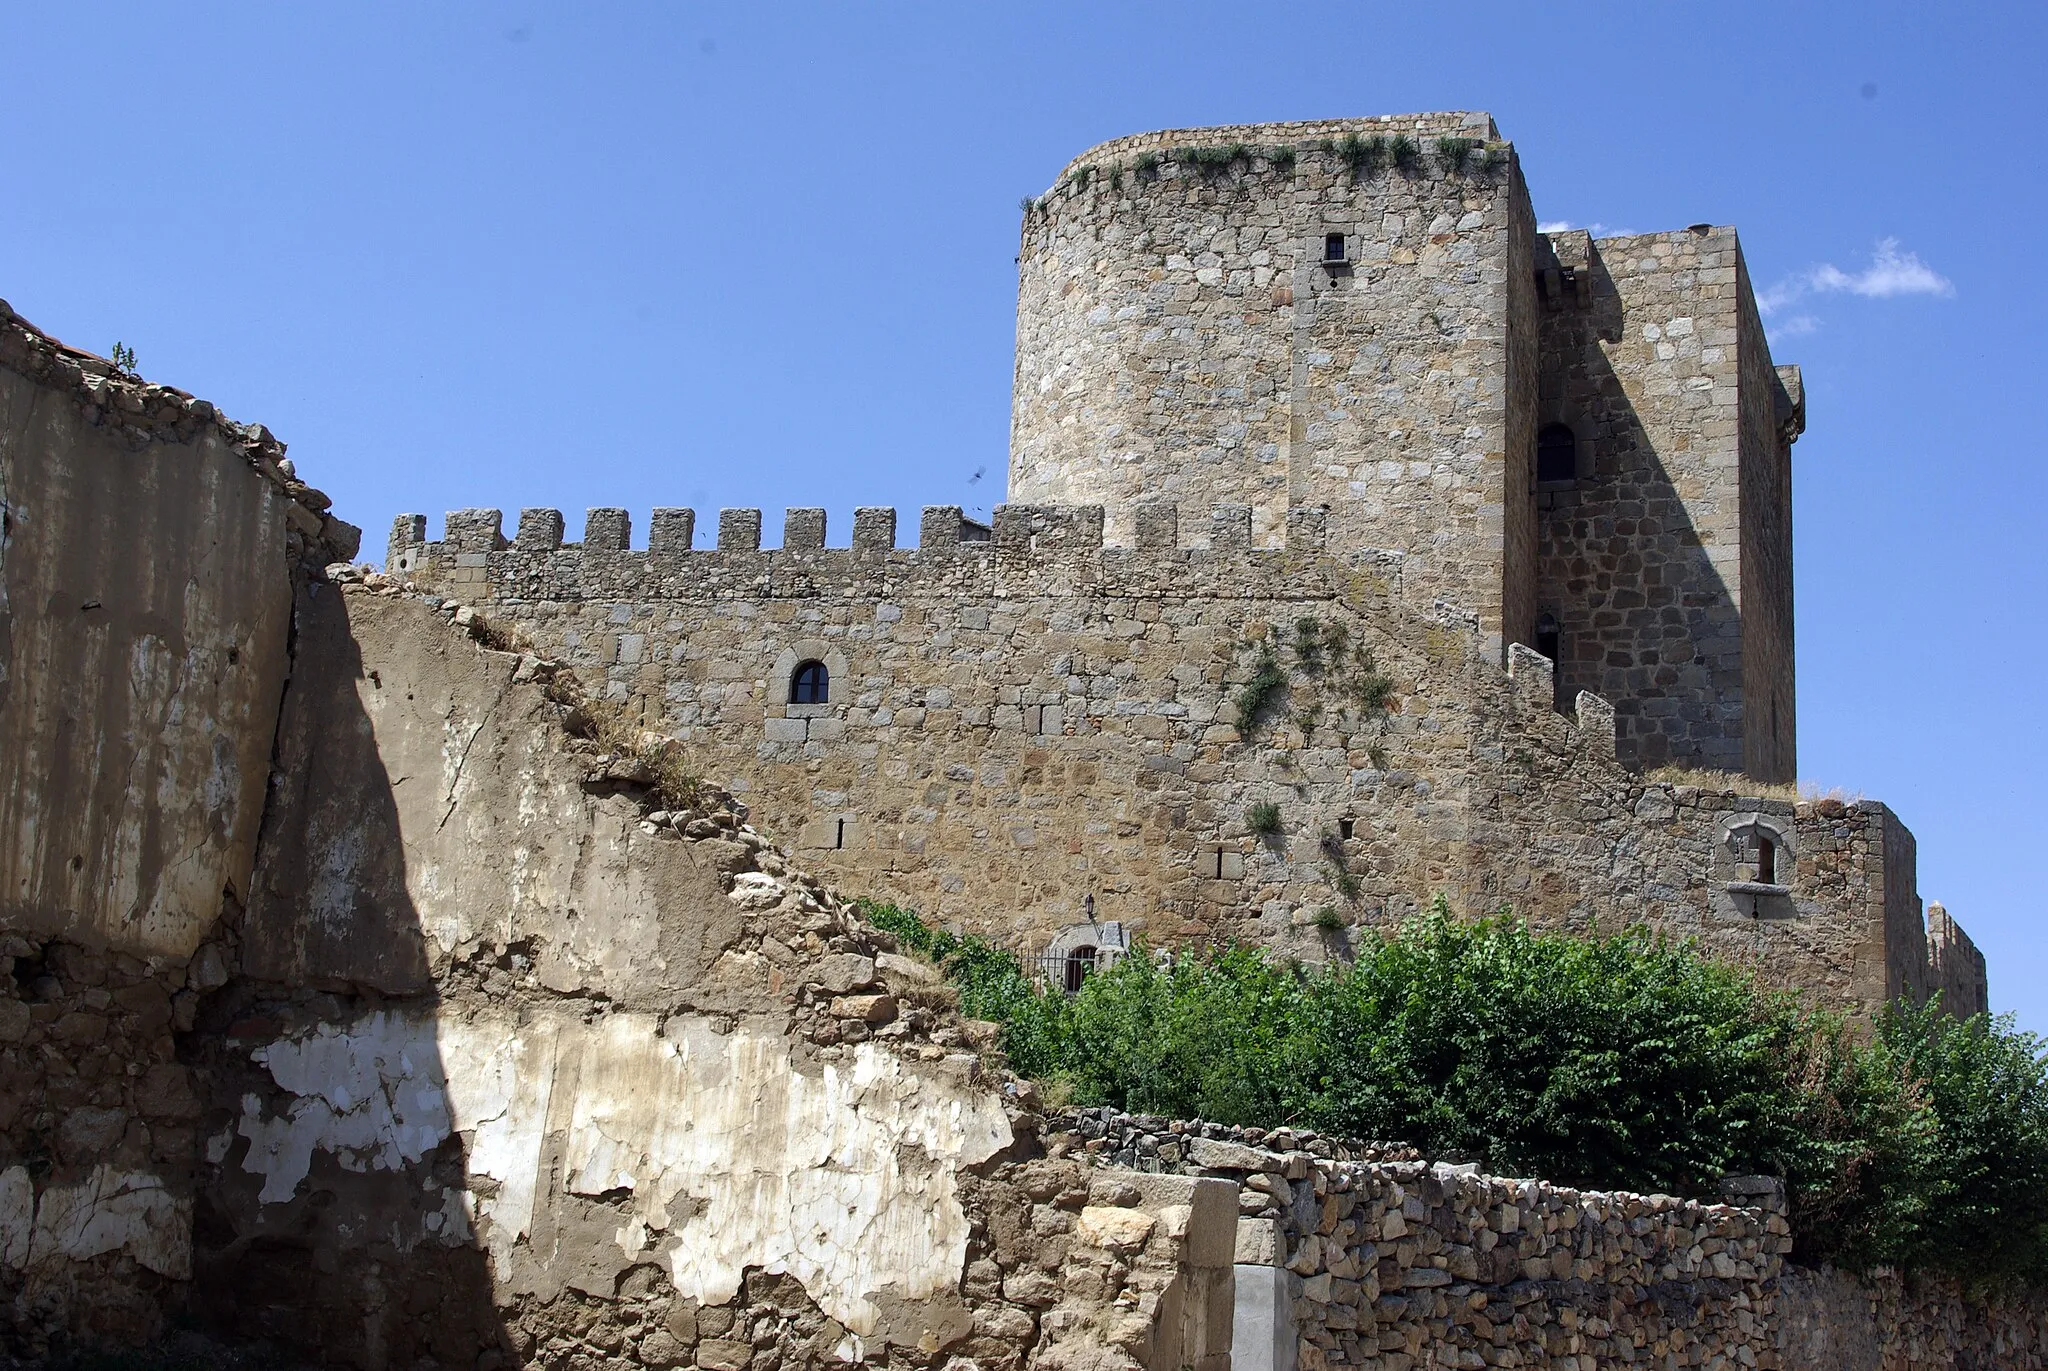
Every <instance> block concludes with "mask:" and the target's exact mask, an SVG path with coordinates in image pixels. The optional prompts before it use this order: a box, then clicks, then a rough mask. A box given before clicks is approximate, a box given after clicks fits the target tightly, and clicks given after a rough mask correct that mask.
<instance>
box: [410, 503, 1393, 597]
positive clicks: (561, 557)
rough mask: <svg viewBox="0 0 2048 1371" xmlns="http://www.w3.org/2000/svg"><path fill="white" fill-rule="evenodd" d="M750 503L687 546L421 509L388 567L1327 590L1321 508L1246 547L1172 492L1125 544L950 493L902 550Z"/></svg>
mask: <svg viewBox="0 0 2048 1371" xmlns="http://www.w3.org/2000/svg"><path fill="white" fill-rule="evenodd" d="M762 523H763V519H762V512H761V511H760V510H758V509H722V510H720V511H719V512H718V524H717V541H716V545H715V546H712V547H699V546H697V545H696V537H697V535H696V527H697V514H696V511H695V510H691V509H674V508H664V509H657V510H654V511H653V513H652V517H651V519H650V520H649V521H648V532H647V538H646V542H645V543H644V545H642V546H640V547H635V546H634V545H633V519H632V515H631V514H630V513H629V512H628V511H626V510H623V509H614V508H603V509H591V510H588V511H586V512H585V514H584V523H583V539H582V541H581V542H568V541H565V538H564V533H565V521H564V519H563V516H562V513H561V511H560V510H555V509H526V510H521V511H520V513H519V516H518V521H517V525H516V527H515V529H514V532H513V533H512V536H511V537H509V538H508V537H507V536H506V535H505V531H504V529H505V515H504V513H503V511H500V510H496V509H461V510H451V511H449V513H448V515H447V518H446V522H445V531H444V534H443V536H442V538H441V539H440V540H438V541H430V540H429V539H428V538H427V519H426V516H425V515H422V514H402V515H400V516H399V517H398V518H397V519H396V520H394V521H393V523H392V528H391V540H390V545H389V550H388V554H387V561H386V567H387V569H388V570H389V571H391V572H392V573H393V574H395V575H399V576H404V577H408V578H410V579H412V580H413V581H415V582H416V583H418V584H420V585H422V586H424V587H427V588H446V589H448V590H449V591H450V592H451V593H454V592H455V591H456V590H457V588H458V587H470V589H469V590H467V591H464V592H463V593H468V594H474V593H475V588H476V587H478V586H488V587H489V588H490V593H491V594H492V595H493V596H494V597H501V598H510V599H517V600H579V599H589V598H607V597H611V598H655V599H660V598H693V597H698V596H704V595H710V596H719V595H725V594H763V593H765V594H769V595H781V594H796V595H810V594H818V593H822V592H824V591H825V590H826V589H827V588H828V587H831V586H834V585H841V586H846V587H853V586H856V585H858V586H861V587H864V588H867V589H873V588H875V587H876V585H877V583H878V580H879V581H882V582H891V583H893V582H897V581H902V580H905V579H908V578H915V577H918V576H920V575H930V576H939V577H942V578H946V579H948V580H949V581H951V582H953V583H955V584H958V585H960V586H962V587H963V588H966V587H968V586H971V585H974V584H976V583H977V582H979V581H982V580H986V581H987V584H988V586H989V587H990V588H993V587H994V585H995V584H996V579H997V578H998V577H1000V578H1001V579H1002V581H1003V583H1004V584H1005V585H1010V584H1014V583H1016V581H1017V579H1018V578H1019V577H1020V576H1022V577H1024V578H1027V579H1029V578H1032V577H1035V576H1038V575H1041V574H1043V575H1046V576H1054V577H1059V578H1065V580H1066V581H1067V583H1069V584H1071V586H1072V587H1073V589H1075V590H1076V591H1080V590H1089V589H1092V590H1096V591H1100V592H1102V593H1109V594H1118V593H1132V594H1142V593H1151V592H1159V591H1163V590H1166V589H1168V588H1173V589H1177V590H1179V591H1181V592H1202V591H1207V590H1211V589H1212V588H1213V589H1228V590H1230V591H1232V592H1233V593H1244V594H1249V595H1252V596H1254V597H1258V598H1267V597H1278V596H1285V595H1288V594H1291V593H1297V589H1296V587H1295V586H1294V583H1295V582H1300V588H1301V589H1304V590H1306V589H1308V588H1310V587H1312V588H1313V590H1312V593H1326V592H1327V588H1328V587H1327V585H1326V584H1325V581H1326V579H1327V578H1324V577H1320V576H1318V575H1316V574H1315V573H1314V571H1313V570H1312V567H1313V563H1314V561H1315V560H1317V559H1321V558H1322V557H1323V556H1324V555H1325V553H1326V546H1325V544H1326V533H1327V524H1326V519H1325V514H1324V511H1323V510H1321V509H1315V508H1307V509H1296V510H1293V511H1290V514H1289V518H1288V520H1287V523H1286V543H1285V545H1284V546H1283V547H1279V548H1255V547H1254V546H1253V545H1252V512H1251V509H1250V507H1249V506H1246V505H1239V504H1223V505H1215V506H1211V507H1209V508H1208V509H1207V510H1205V511H1204V512H1203V514H1202V516H1201V517H1198V518H1195V519H1184V518H1183V517H1182V514H1181V510H1180V507H1179V506H1178V505H1177V504H1175V503H1174V502H1171V501H1160V500H1155V501H1148V502H1146V503H1144V504H1142V505H1140V506H1138V507H1137V510H1136V520H1135V525H1134V527H1135V541H1133V542H1131V543H1129V544H1111V543H1105V541H1104V537H1103V528H1104V516H1103V507H1102V506H1101V505H1026V504H1007V505H999V506H997V508H996V511H995V517H994V519H993V521H992V522H991V523H990V524H987V525H984V524H979V523H976V522H975V521H973V520H971V519H969V518H967V517H966V516H965V514H964V513H963V512H962V510H961V508H960V506H958V505H928V506H926V507H924V509H923V510H922V512H921V515H920V517H919V520H918V541H917V544H916V546H915V547H902V546H899V545H898V542H897V531H898V519H897V511H896V510H894V509H893V508H889V507H886V506H880V507H863V508H861V509H858V510H856V511H855V512H854V517H853V530H852V536H851V540H850V542H849V543H847V544H843V545H839V546H828V545H827V521H826V513H825V511H824V510H822V509H818V508H810V507H798V508H791V509H786V510H785V511H784V512H783V522H782V542H781V546H779V547H774V548H768V547H763V546H762ZM1343 560H1344V561H1345V562H1346V564H1347V565H1364V566H1369V567H1371V568H1373V569H1374V571H1375V573H1376V575H1375V579H1374V584H1377V585H1381V586H1384V587H1387V588H1388V589H1392V588H1393V587H1395V586H1397V585H1398V582H1399V579H1400V572H1401V567H1402V564H1403V562H1404V560H1405V558H1404V556H1403V554H1401V553H1399V552H1391V551H1382V550H1376V549H1361V550H1354V551H1351V552H1348V553H1347V554H1346V556H1345V558H1344V559H1343Z"/></svg>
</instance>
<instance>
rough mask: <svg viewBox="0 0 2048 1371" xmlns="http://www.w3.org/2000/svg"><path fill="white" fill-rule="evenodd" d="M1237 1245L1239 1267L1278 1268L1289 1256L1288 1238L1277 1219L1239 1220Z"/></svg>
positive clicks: (1236, 1257)
mask: <svg viewBox="0 0 2048 1371" xmlns="http://www.w3.org/2000/svg"><path fill="white" fill-rule="evenodd" d="M1236 1243H1237V1247H1236V1253H1235V1260H1236V1263H1237V1265H1239V1266H1278V1265H1280V1263H1281V1261H1282V1260H1283V1259H1284V1258H1285V1257H1286V1255H1287V1237H1286V1235H1285V1234H1284V1233H1283V1232H1281V1229H1280V1220H1278V1219H1275V1218H1239V1219H1238V1221H1237V1238H1236Z"/></svg>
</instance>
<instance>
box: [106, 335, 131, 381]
mask: <svg viewBox="0 0 2048 1371" xmlns="http://www.w3.org/2000/svg"><path fill="white" fill-rule="evenodd" d="M107 360H108V361H110V362H112V363H113V364H114V370H116V371H118V372H120V373H121V374H122V375H123V376H135V375H137V374H138V373H137V372H136V370H135V349H134V348H132V347H129V346H128V345H127V344H126V343H121V342H116V343H115V344H114V350H113V351H112V352H110V353H108V354H107Z"/></svg>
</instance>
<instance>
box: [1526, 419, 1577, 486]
mask: <svg viewBox="0 0 2048 1371" xmlns="http://www.w3.org/2000/svg"><path fill="white" fill-rule="evenodd" d="M1578 475H1579V440H1578V438H1577V436H1576V435H1574V434H1573V433H1572V431H1571V430H1570V429H1569V428H1566V427H1565V426H1564V425H1563V424H1545V425H1544V426H1543V427H1542V428H1541V429H1539V430H1538V431H1537V433H1536V479H1537V481H1539V482H1544V481H1572V480H1577V479H1578Z"/></svg>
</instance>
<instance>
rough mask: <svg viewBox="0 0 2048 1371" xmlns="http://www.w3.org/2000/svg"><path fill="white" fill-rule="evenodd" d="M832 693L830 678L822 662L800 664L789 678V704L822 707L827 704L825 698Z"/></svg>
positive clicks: (827, 701)
mask: <svg viewBox="0 0 2048 1371" xmlns="http://www.w3.org/2000/svg"><path fill="white" fill-rule="evenodd" d="M831 693H832V676H831V673H829V672H827V671H826V670H825V664H824V663H823V662H800V663H798V664H797V669H796V671H795V672H794V673H792V674H791V676H790V678H789V702H790V703H791V704H793V705H822V704H827V703H829V700H828V699H827V696H829V695H830V694H831Z"/></svg>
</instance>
